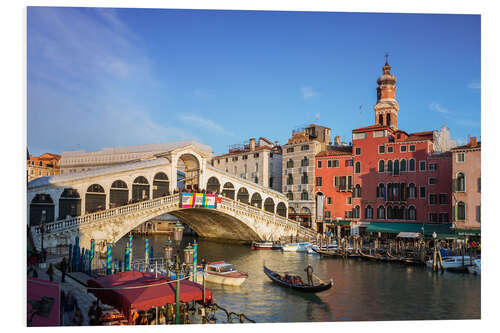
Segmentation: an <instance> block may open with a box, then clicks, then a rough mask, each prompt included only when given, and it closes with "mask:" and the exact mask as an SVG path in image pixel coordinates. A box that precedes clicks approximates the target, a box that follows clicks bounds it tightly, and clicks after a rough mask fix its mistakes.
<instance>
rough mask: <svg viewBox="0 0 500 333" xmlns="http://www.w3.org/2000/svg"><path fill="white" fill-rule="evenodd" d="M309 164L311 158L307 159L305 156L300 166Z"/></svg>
mask: <svg viewBox="0 0 500 333" xmlns="http://www.w3.org/2000/svg"><path fill="white" fill-rule="evenodd" d="M308 165H309V160H308V159H307V157H306V156H304V159H303V160H302V161H300V166H303V167H305V166H308Z"/></svg>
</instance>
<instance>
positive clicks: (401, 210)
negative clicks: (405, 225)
mask: <svg viewBox="0 0 500 333" xmlns="http://www.w3.org/2000/svg"><path fill="white" fill-rule="evenodd" d="M399 212H400V214H401V219H403V220H406V219H407V218H408V216H406V208H405V206H401V207H399Z"/></svg>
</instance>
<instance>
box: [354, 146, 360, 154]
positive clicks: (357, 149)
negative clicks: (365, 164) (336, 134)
mask: <svg viewBox="0 0 500 333" xmlns="http://www.w3.org/2000/svg"><path fill="white" fill-rule="evenodd" d="M355 151H356V155H361V148H359V147H358V148H356V150H355Z"/></svg>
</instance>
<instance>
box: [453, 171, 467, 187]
mask: <svg viewBox="0 0 500 333" xmlns="http://www.w3.org/2000/svg"><path fill="white" fill-rule="evenodd" d="M454 187H455V192H465V174H464V173H463V172H459V173H458V174H457V179H455V186H454Z"/></svg>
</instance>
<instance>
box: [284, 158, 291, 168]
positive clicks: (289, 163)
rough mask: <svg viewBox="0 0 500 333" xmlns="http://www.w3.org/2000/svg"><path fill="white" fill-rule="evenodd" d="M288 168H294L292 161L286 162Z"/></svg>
mask: <svg viewBox="0 0 500 333" xmlns="http://www.w3.org/2000/svg"><path fill="white" fill-rule="evenodd" d="M286 167H287V168H293V161H292V159H289V160H288V162H286Z"/></svg>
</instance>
